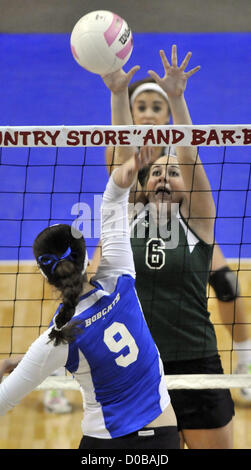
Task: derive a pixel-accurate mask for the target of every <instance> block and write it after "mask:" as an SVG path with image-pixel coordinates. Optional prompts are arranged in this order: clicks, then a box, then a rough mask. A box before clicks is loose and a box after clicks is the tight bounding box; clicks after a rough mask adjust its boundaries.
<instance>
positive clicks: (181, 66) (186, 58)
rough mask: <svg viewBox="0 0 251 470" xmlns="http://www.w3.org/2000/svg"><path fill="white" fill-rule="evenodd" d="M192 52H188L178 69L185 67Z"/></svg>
mask: <svg viewBox="0 0 251 470" xmlns="http://www.w3.org/2000/svg"><path fill="white" fill-rule="evenodd" d="M191 55H192V52H188V53H187V55H186V57H185V59H184V60H183V62H182V64H181V65H180V70H182V71H184V70H185V68H186V67H187V64H188V62H189V60H190V59H191Z"/></svg>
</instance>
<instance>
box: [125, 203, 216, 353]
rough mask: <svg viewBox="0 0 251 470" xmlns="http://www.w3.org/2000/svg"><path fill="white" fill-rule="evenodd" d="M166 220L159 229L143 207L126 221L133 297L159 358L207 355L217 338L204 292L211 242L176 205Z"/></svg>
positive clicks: (208, 269) (211, 351) (205, 291)
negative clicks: (129, 222)
mask: <svg viewBox="0 0 251 470" xmlns="http://www.w3.org/2000/svg"><path fill="white" fill-rule="evenodd" d="M171 220H172V222H171V221H169V222H168V223H167V225H166V227H167V228H168V229H169V232H167V233H164V234H163V233H160V232H161V230H160V228H157V227H156V224H155V222H154V220H153V219H152V217H151V215H149V211H147V210H146V209H145V210H143V211H142V212H141V213H140V214H139V215H138V216H137V218H136V219H135V220H134V221H133V223H132V225H131V246H132V250H133V254H134V262H135V269H136V290H137V293H138V297H139V300H140V302H141V305H142V309H143V312H144V315H145V319H146V322H147V324H148V326H149V328H150V331H151V333H152V336H153V338H154V340H155V342H156V344H157V346H158V349H159V352H160V355H161V358H162V360H164V361H177V360H188V359H197V358H203V357H208V356H212V355H214V354H216V353H217V342H216V335H215V331H214V327H213V324H212V322H211V321H210V319H209V316H210V314H209V312H208V311H207V295H206V293H207V282H208V275H209V271H210V265H211V258H212V251H213V245H208V244H207V243H205V242H203V241H202V240H201V239H200V238H199V237H198V236H197V235H195V233H194V232H193V231H192V230H191V229H190V228H189V227H188V226H187V224H186V223H185V221H184V219H183V218H182V217H181V215H180V213H179V211H177V214H176V216H175V220H174V218H173V217H172V219H171ZM174 221H175V227H174V228H173V226H172V225H173V222H174ZM152 228H154V230H152ZM162 229H163V227H162ZM174 229H175V232H176V233H175V237H174V236H173V230H174ZM162 232H163V230H162ZM170 233H171V238H170ZM171 239H173V240H174V241H173V240H171Z"/></svg>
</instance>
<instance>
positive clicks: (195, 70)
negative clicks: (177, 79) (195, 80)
mask: <svg viewBox="0 0 251 470" xmlns="http://www.w3.org/2000/svg"><path fill="white" fill-rule="evenodd" d="M198 70H200V65H197V67H194V68H193V69H191V70H189V72H186V77H187V78H189V77H191V76H192V75H193V74H194V73H196V72H198Z"/></svg>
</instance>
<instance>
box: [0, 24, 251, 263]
mask: <svg viewBox="0 0 251 470" xmlns="http://www.w3.org/2000/svg"><path fill="white" fill-rule="evenodd" d="M69 37H70V36H69V35H68V34H32V35H30V34H27V35H22V34H17V35H9V34H2V35H0V60H1V71H0V96H1V114H0V125H58V124H65V125H76V124H79V125H81V124H83V125H89V124H90V125H93V124H110V95H109V92H108V90H106V88H105V86H104V85H103V82H102V80H101V78H100V77H99V76H96V75H93V74H90V73H88V72H86V71H84V70H83V69H81V68H80V67H79V66H78V65H77V64H76V63H75V62H74V60H73V58H72V56H71V52H70V48H69ZM173 43H175V44H177V46H178V57H179V58H180V60H181V59H183V57H184V55H185V53H186V52H187V51H188V50H191V51H192V52H193V56H192V59H191V61H190V65H189V68H190V67H191V68H192V67H194V66H195V65H198V64H199V65H201V70H200V72H198V73H197V74H196V75H195V76H194V77H191V79H190V80H189V82H188V85H187V91H186V98H187V102H188V104H189V107H190V111H191V114H192V118H193V122H194V124H238V123H243V124H247V123H250V122H251V119H250V109H251V96H250V92H249V90H250V72H251V66H250V65H251V64H250V62H251V34H248V33H246V34H241V33H239V34H237V33H235V34H232V33H222V34H157V33H148V34H143V33H135V34H134V51H133V54H132V56H131V58H130V60H129V62H128V64H127V65H126V66H125V70H128V69H129V68H130V67H131V66H133V65H135V64H139V65H140V66H141V70H140V71H139V72H138V73H137V74H136V77H135V79H140V78H142V77H144V76H146V74H147V70H148V69H149V68H153V69H154V70H156V71H157V72H159V73H160V74H162V65H161V61H160V58H159V49H161V48H163V49H165V50H166V51H167V56H168V57H169V56H170V49H171V45H172V44H173ZM200 155H201V158H202V160H203V162H204V163H205V168H206V171H207V174H208V176H209V178H210V182H211V185H212V189H213V191H214V196H215V201H216V203H217V215H218V216H219V218H217V221H216V237H217V240H218V242H219V243H220V244H221V246H222V249H223V251H224V254H225V255H226V256H227V257H239V256H242V257H251V247H250V245H249V244H248V243H250V233H251V222H250V220H251V219H250V216H251V204H250V191H249V192H248V189H250V162H251V148H250V147H249V148H242V147H237V148H232V149H231V148H226V152H225V153H224V151H223V149H222V148H219V149H213V148H211V149H206V148H201V149H200ZM223 160H224V161H225V165H224V167H223V169H222V161H223ZM1 162H2V165H1V166H0V178H1V180H0V181H1V188H0V259H16V258H17V257H19V258H20V259H30V258H32V252H31V245H32V241H33V239H34V237H35V236H36V234H37V233H38V232H39V231H40V230H41V229H42V228H44V227H45V226H47V225H48V223H50V224H51V223H55V222H60V221H66V222H68V223H71V222H72V221H73V220H74V219H75V217H76V215H73V214H71V211H72V206H73V205H74V204H76V203H77V202H78V201H81V202H82V203H86V204H88V205H89V206H90V207H91V208H92V214H93V206H94V194H102V192H103V190H104V187H105V183H106V180H107V173H106V169H105V167H104V149H95V148H88V149H87V152H86V150H85V149H58V151H55V149H31V150H30V152H28V150H27V149H2V151H1ZM83 163H85V166H84V167H83V166H82V164H83ZM55 164H56V165H55ZM94 167H95V168H94ZM219 188H221V191H220V193H219V191H218V190H219ZM24 189H25V193H24ZM85 207H86V209H87V206H85ZM88 215H89V214H88V211H87V212H86V215H85V217H86V218H88ZM244 215H245V218H244ZM85 225H86V226H87V227H88V224H85ZM86 230H87V229H86ZM87 232H88V230H87ZM85 235H86V236H87V239H88V240H87V242H88V244H89V249H88V251H89V255H90V256H92V252H93V249H94V246H95V244H96V243H97V237H96V238H93V233H92V234H91V236H90V234H88V233H85Z"/></svg>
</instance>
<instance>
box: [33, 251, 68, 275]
mask: <svg viewBox="0 0 251 470" xmlns="http://www.w3.org/2000/svg"><path fill="white" fill-rule="evenodd" d="M64 259H69V260H71V261H72V260H73V258H72V256H71V247H70V246H69V248H67V250H66V252H65V253H63V254H62V255H61V256H60V257H58V256H57V255H53V254H50V253H48V254H45V255H41V256H39V257H38V262H39V263H40V264H42V265H43V266H48V264H52V263H53V265H52V268H51V274H52V273H53V272H54V271H55V269H56V267H57V265H58V263H60V261H63V260H64Z"/></svg>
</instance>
